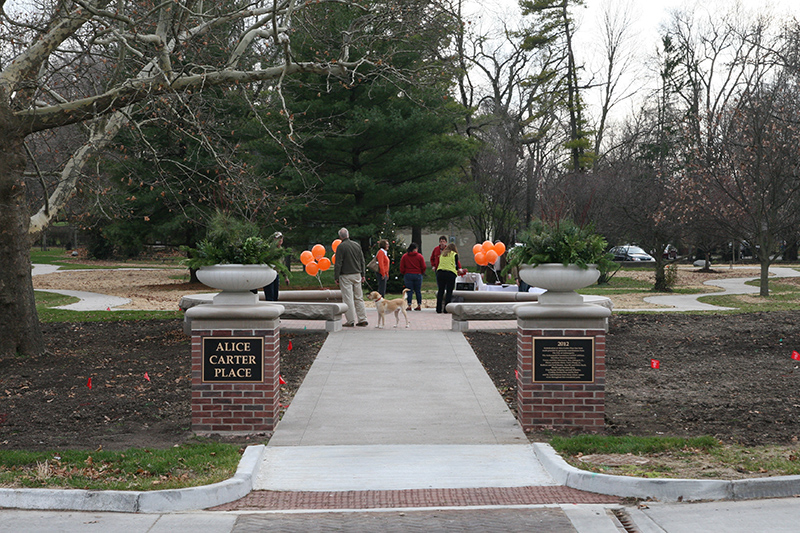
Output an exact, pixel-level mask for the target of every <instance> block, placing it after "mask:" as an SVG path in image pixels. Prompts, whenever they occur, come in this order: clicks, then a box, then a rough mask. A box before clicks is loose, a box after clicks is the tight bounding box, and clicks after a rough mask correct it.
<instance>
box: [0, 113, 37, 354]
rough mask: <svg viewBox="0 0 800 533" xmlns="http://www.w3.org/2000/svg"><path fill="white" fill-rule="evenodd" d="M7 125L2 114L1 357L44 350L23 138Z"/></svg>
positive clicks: (0, 199)
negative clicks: (34, 276) (32, 256)
mask: <svg viewBox="0 0 800 533" xmlns="http://www.w3.org/2000/svg"><path fill="white" fill-rule="evenodd" d="M2 114H4V112H3V111H0V115H2ZM3 123H5V124H3ZM7 124H8V123H7V122H6V121H5V120H3V117H2V116H0V131H4V133H5V135H4V136H3V138H2V139H0V324H2V325H3V332H2V334H0V357H10V356H14V355H17V354H21V355H37V354H41V353H42V352H44V338H43V337H42V329H41V327H40V325H39V315H38V314H37V313H36V302H35V300H34V296H33V282H32V280H31V259H30V252H31V239H30V236H29V234H28V227H29V225H30V213H29V212H28V204H27V201H26V198H25V181H24V178H23V171H24V170H25V152H24V148H23V139H22V137H21V136H18V135H9V132H11V131H13V130H11V128H9V127H7ZM4 126H5V127H4Z"/></svg>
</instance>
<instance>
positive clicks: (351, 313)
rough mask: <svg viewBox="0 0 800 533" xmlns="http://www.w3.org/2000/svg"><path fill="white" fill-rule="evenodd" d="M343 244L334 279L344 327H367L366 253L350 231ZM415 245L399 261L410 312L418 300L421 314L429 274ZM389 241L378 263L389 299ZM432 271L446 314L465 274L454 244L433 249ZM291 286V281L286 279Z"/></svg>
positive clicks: (270, 295) (439, 307) (342, 233)
mask: <svg viewBox="0 0 800 533" xmlns="http://www.w3.org/2000/svg"><path fill="white" fill-rule="evenodd" d="M274 237H275V239H276V241H279V245H280V244H282V242H283V235H281V234H279V233H276V234H275V236H274ZM339 239H341V242H340V243H339V245H338V247H337V248H336V251H335V252H334V253H335V262H334V270H333V277H334V280H335V281H336V284H337V285H338V286H339V290H341V291H342V301H343V302H344V303H345V304H346V305H347V311H346V312H345V322H344V324H343V326H344V327H353V326H358V327H364V326H367V325H369V322H367V312H366V306H365V305H364V294H363V291H362V288H361V285H362V284H363V283H364V282H365V281H366V276H365V272H366V268H365V261H364V253H363V252H362V251H361V245H360V244H359V243H357V242H355V241H352V240H350V232H349V231H348V230H347V228H342V229H340V230H339ZM418 249H419V247H418V246H417V244H416V243H413V242H412V243H411V244H410V245H409V246H408V250H407V251H406V253H404V254H403V257H402V258H400V274H401V275H402V276H403V284H404V285H405V286H406V287H407V288H408V289H409V291H408V293H407V295H408V296H407V297H408V307H407V310H408V311H411V309H412V305H413V299H414V297H416V299H417V306H416V307H414V308H413V309H414V310H415V311H421V310H422V279H423V276H424V275H425V271H426V270H427V265H426V263H425V258H424V257H423V256H422V254H421V253H419V251H418ZM388 251H389V241H387V240H385V239H381V240H380V241H379V242H378V253H377V254H376V259H377V263H378V292H379V293H380V294H381V296H385V295H386V285H387V282H388V280H389V265H390V260H389V254H388ZM430 264H431V268H433V270H434V271H435V272H436V285H437V288H438V290H437V292H436V312H437V313H446V312H447V310H446V307H447V304H449V303H450V301H451V300H452V298H453V290H454V289H455V285H456V278H457V277H458V276H459V275H462V274H463V273H464V269H462V268H461V262H460V261H459V260H458V250H457V249H456V245H455V244H454V243H448V242H447V237H445V236H441V237H439V246H437V247H436V248H434V249H433V252H432V253H431V257H430ZM287 282H288V279H287ZM279 285H280V280H279V279H278V278H276V279H275V281H274V282H273V283H272V284H271V285H270V286H269V287H264V296H265V299H266V300H272V301H276V300H277V299H278V287H279Z"/></svg>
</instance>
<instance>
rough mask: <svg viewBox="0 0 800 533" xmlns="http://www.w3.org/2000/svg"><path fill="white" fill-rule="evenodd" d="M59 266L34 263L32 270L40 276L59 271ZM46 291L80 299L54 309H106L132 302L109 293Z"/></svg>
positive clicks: (32, 272)
mask: <svg viewBox="0 0 800 533" xmlns="http://www.w3.org/2000/svg"><path fill="white" fill-rule="evenodd" d="M59 268H60V267H59V266H58V265H38V264H34V265H33V270H32V271H31V275H32V276H38V275H40V274H42V275H44V274H52V273H53V272H58V271H59ZM62 272H64V271H62ZM45 292H54V293H56V294H63V295H64V296H72V297H73V298H78V300H79V301H78V302H75V303H73V304H67V305H62V306H59V307H54V309H66V310H69V311H105V310H108V309H114V308H115V307H119V306H122V305H127V304H129V303H131V301H130V300H129V299H127V298H120V297H118V296H110V295H108V294H99V293H96V292H86V291H68V290H61V289H47V291H45Z"/></svg>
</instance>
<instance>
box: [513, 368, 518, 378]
mask: <svg viewBox="0 0 800 533" xmlns="http://www.w3.org/2000/svg"><path fill="white" fill-rule="evenodd" d="M514 377H515V378H517V379H519V370H517V369H516V368H515V369H514Z"/></svg>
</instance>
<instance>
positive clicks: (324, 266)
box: [317, 257, 331, 272]
mask: <svg viewBox="0 0 800 533" xmlns="http://www.w3.org/2000/svg"><path fill="white" fill-rule="evenodd" d="M317 264H318V265H319V269H320V270H322V271H323V272H325V271H326V270H328V269H329V268H330V267H331V260H330V259H328V258H327V257H320V259H319V261H317Z"/></svg>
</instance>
